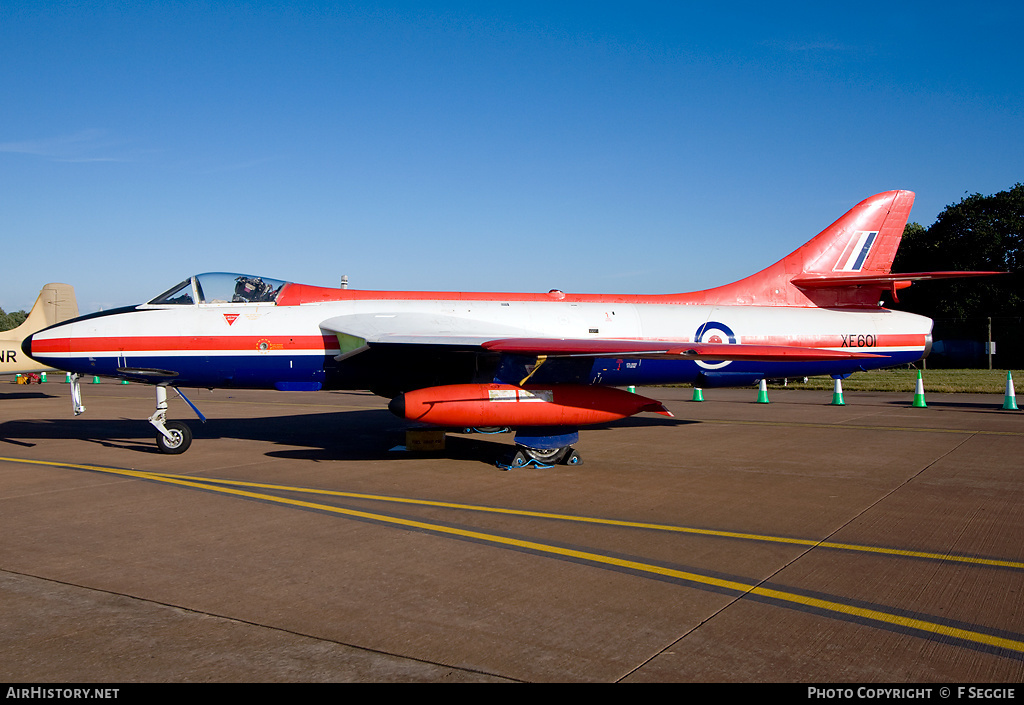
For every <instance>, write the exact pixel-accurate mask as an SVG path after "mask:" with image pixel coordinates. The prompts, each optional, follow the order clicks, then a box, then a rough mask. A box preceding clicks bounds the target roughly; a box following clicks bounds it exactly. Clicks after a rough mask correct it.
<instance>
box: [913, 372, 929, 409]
mask: <svg viewBox="0 0 1024 705" xmlns="http://www.w3.org/2000/svg"><path fill="white" fill-rule="evenodd" d="M914 406H917V407H921V408H924V407H926V406H928V405H927V404H925V402H924V380H922V379H921V370H918V371H917V386H916V387H915V388H914Z"/></svg>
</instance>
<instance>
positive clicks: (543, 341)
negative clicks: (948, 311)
mask: <svg viewBox="0 0 1024 705" xmlns="http://www.w3.org/2000/svg"><path fill="white" fill-rule="evenodd" d="M320 328H321V329H322V330H324V331H325V332H328V333H333V334H334V335H336V336H337V338H338V341H339V343H340V347H341V354H340V355H338V357H337V359H338V360H343V359H346V358H348V357H351V356H353V355H356V354H358V353H360V352H363V351H364V350H368V349H369V346H370V345H374V344H391V345H446V346H460V347H472V348H483V349H484V350H487V351H490V352H496V353H509V354H518V355H544V356H546V357H617V358H620V357H621V358H631V359H632V358H667V359H689V360H775V361H791V362H806V361H815V360H855V359H861V358H873V357H884V356H882V355H876V354H873V353H864V352H852V351H845V350H826V349H821V348H804V347H792V346H783V345H742V344H740V345H733V344H726V343H691V342H687V341H685V340H673V341H669V340H609V339H593V338H585V339H572V338H542V337H536V336H535V335H530V332H529V331H522V330H520V329H517V328H512V327H507V326H500V325H498V326H496V325H494V324H492V323H490V322H484V321H473V320H467V319H462V318H457V317H455V316H444V315H430V314H418V313H417V314H411V313H394V314H390V313H372V314H349V315H344V316H335V317H334V318H331V319H328V320H326V321H324V322H323V323H321V324H320ZM484 329H486V330H487V332H486V333H485V332H483V330H484Z"/></svg>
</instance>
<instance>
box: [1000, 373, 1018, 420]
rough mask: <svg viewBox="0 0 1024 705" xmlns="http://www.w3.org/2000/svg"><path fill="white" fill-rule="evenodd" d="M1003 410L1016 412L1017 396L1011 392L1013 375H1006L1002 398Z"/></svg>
mask: <svg viewBox="0 0 1024 705" xmlns="http://www.w3.org/2000/svg"><path fill="white" fill-rule="evenodd" d="M1003 408H1004V409H1007V410H1011V411H1016V410H1017V394H1016V392H1014V391H1013V374H1011V373H1010V372H1009V371H1007V373H1006V395H1005V396H1004V397H1003Z"/></svg>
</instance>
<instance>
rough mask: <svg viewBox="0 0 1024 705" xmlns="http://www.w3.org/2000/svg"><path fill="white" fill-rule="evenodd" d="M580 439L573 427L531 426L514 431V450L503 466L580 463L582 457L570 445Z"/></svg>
mask: <svg viewBox="0 0 1024 705" xmlns="http://www.w3.org/2000/svg"><path fill="white" fill-rule="evenodd" d="M579 439H580V434H579V431H578V430H576V429H575V428H566V427H562V426H556V427H550V426H549V427H533V428H521V429H519V430H518V431H516V452H515V454H514V455H513V456H512V459H511V461H510V462H509V463H508V465H507V466H502V467H505V468H506V469H510V468H522V467H526V466H527V465H537V466H540V467H551V466H552V465H580V464H581V463H582V462H583V459H582V458H581V457H580V455H579V453H577V452H576V450H575V449H574V448H573V447H572V444H573V443H577V442H578V441H579Z"/></svg>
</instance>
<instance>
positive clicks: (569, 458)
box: [508, 445, 583, 468]
mask: <svg viewBox="0 0 1024 705" xmlns="http://www.w3.org/2000/svg"><path fill="white" fill-rule="evenodd" d="M582 463H583V458H581V457H580V454H579V453H577V452H576V449H575V448H573V447H572V446H565V447H564V448H551V449H542V448H528V447H527V446H521V445H517V446H516V452H515V454H514V455H513V456H512V460H511V462H510V463H509V464H508V466H509V467H510V468H522V467H526V466H527V465H531V464H533V465H539V466H542V467H550V466H552V465H581V464H582Z"/></svg>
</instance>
